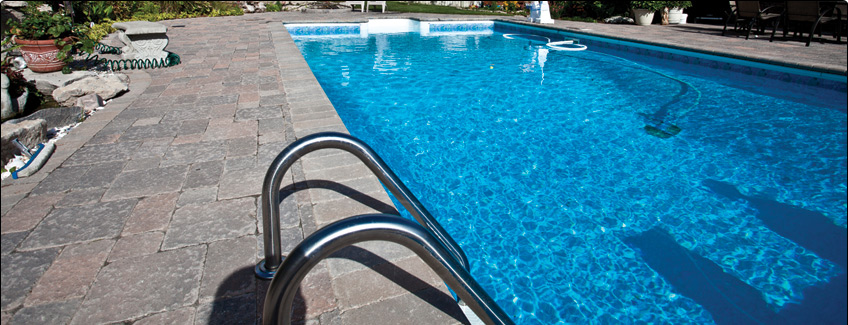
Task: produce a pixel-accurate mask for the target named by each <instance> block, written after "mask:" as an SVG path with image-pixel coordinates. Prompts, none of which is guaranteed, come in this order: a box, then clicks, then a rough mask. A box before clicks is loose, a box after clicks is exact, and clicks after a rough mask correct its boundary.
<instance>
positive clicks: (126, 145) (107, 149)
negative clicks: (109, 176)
mask: <svg viewBox="0 0 848 325" xmlns="http://www.w3.org/2000/svg"><path fill="white" fill-rule="evenodd" d="M139 145H141V141H119V142H116V143H110V144H101V145H87V146H84V147H82V148H80V149H79V150H77V152H75V153H74V154H73V155H71V157H70V158H68V159H67V160H65V163H63V164H62V166H78V165H89V164H91V163H92V162H98V163H105V162H111V161H123V160H128V159H129V158H130V156H131V155H132V154H133V152H135V151H136V150H137V148H138V147H139Z"/></svg>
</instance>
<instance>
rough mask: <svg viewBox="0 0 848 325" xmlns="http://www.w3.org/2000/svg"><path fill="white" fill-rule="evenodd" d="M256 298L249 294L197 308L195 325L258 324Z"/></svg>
mask: <svg viewBox="0 0 848 325" xmlns="http://www.w3.org/2000/svg"><path fill="white" fill-rule="evenodd" d="M255 315H256V296H255V295H254V294H247V295H243V296H240V297H234V298H223V299H219V300H215V301H214V302H210V303H205V304H202V305H200V306H199V307H197V315H196V318H195V324H210V325H212V324H220V325H224V324H233V325H236V324H244V325H251V324H255V323H256V318H255V317H256V316H255Z"/></svg>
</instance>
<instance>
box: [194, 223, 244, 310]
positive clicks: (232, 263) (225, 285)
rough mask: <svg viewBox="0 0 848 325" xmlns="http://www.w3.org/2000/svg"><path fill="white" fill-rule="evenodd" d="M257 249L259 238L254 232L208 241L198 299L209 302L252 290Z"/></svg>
mask: <svg viewBox="0 0 848 325" xmlns="http://www.w3.org/2000/svg"><path fill="white" fill-rule="evenodd" d="M255 250H256V238H255V237H254V236H252V235H249V236H244V237H239V238H235V239H227V240H221V241H217V242H214V243H211V244H209V251H208V252H207V253H206V264H205V265H204V269H203V283H202V284H201V286H200V298H199V301H200V302H201V303H206V302H211V301H213V300H216V299H221V298H227V297H236V296H241V295H245V294H249V293H253V292H254V291H255V287H256V284H255V282H256V276H255V275H254V274H253V267H254V266H256V262H257V260H256V258H255V257H254V255H255V254H254V252H255Z"/></svg>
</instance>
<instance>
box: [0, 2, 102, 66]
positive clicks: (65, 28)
mask: <svg viewBox="0 0 848 325" xmlns="http://www.w3.org/2000/svg"><path fill="white" fill-rule="evenodd" d="M9 26H10V27H11V28H10V29H9V33H11V34H12V35H15V37H16V38H19V39H26V40H51V39H52V40H54V42H55V44H56V46H57V47H59V53H58V54H57V55H56V56H57V58H58V59H59V60H63V61H66V62H70V61H71V59H72V57H71V56H70V53H71V51H73V50H75V49H76V50H83V51H86V52H91V51H93V50H94V41H92V40H90V39H88V38H87V37H86V33H87V31H88V28H86V27H84V26H74V25H73V23H72V20H71V17H68V16H65V15H63V14H61V13H55V14H51V13H48V12H31V13H30V14H28V15H26V16H25V17H24V18H23V19H21V21H19V22H14V21H10V22H9Z"/></svg>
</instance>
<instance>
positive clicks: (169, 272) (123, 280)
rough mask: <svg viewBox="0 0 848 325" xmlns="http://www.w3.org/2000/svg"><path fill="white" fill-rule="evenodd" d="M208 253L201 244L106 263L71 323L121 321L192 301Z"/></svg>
mask: <svg viewBox="0 0 848 325" xmlns="http://www.w3.org/2000/svg"><path fill="white" fill-rule="evenodd" d="M205 254H206V248H205V246H203V245H201V246H193V247H186V248H182V249H176V250H172V251H167V252H162V253H158V254H152V255H148V256H143V257H140V258H137V259H122V260H118V261H115V262H114V263H111V264H109V265H107V266H106V267H104V268H103V270H102V271H101V272H100V274H99V275H98V276H97V279H96V280H95V282H94V285H93V286H92V287H91V291H90V292H89V293H88V295H87V296H86V299H85V301H84V302H83V303H82V306H81V307H80V309H79V311H78V312H77V314H76V315H75V316H74V319H73V321H72V322H71V324H101V323H108V322H118V321H122V320H125V319H132V318H136V317H140V316H144V315H147V314H150V313H154V312H161V311H165V310H171V309H178V308H181V307H185V306H188V305H191V304H192V303H193V302H194V301H196V300H197V286H198V284H199V283H200V278H201V276H202V271H203V261H204V255H205ZM128 279H132V281H128ZM116 302H119V303H116Z"/></svg>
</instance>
